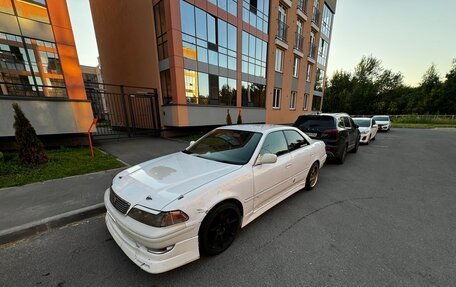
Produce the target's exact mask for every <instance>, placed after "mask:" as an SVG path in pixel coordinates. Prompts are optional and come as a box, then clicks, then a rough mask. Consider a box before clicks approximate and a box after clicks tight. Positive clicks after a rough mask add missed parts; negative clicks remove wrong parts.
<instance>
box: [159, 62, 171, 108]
mask: <svg viewBox="0 0 456 287" xmlns="http://www.w3.org/2000/svg"><path fill="white" fill-rule="evenodd" d="M160 83H161V92H162V99H163V104H164V105H169V104H172V103H173V96H172V92H171V74H170V71H169V70H165V71H161V72H160Z"/></svg>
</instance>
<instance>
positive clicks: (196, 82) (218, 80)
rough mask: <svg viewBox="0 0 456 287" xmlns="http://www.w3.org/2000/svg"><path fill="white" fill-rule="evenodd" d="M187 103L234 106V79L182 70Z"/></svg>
mask: <svg viewBox="0 0 456 287" xmlns="http://www.w3.org/2000/svg"><path fill="white" fill-rule="evenodd" d="M184 77H185V96H186V98H187V103H189V104H198V105H223V106H236V92H237V90H236V80H235V79H231V78H226V77H221V76H217V75H212V74H206V73H202V72H196V71H192V70H187V69H186V70H184Z"/></svg>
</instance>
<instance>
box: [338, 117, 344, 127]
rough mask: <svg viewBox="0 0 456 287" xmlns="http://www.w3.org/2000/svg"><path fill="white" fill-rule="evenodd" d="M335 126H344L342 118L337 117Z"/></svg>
mask: <svg viewBox="0 0 456 287" xmlns="http://www.w3.org/2000/svg"><path fill="white" fill-rule="evenodd" d="M337 126H338V127H339V128H345V125H344V119H343V118H339V119H337Z"/></svg>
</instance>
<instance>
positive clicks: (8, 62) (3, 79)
mask: <svg viewBox="0 0 456 287" xmlns="http://www.w3.org/2000/svg"><path fill="white" fill-rule="evenodd" d="M0 86H1V89H0V94H2V95H17V96H48V97H66V95H67V94H66V88H65V82H64V79H63V73H62V67H61V64H60V57H59V54H58V53H57V47H56V45H55V44H54V43H52V42H47V41H42V40H38V39H32V38H28V37H21V36H18V35H12V34H6V33H0Z"/></svg>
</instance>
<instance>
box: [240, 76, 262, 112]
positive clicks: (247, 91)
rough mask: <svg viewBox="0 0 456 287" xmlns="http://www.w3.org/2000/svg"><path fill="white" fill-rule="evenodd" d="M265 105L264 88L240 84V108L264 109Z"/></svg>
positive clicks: (245, 83) (251, 84) (253, 84)
mask: <svg viewBox="0 0 456 287" xmlns="http://www.w3.org/2000/svg"><path fill="white" fill-rule="evenodd" d="M265 103H266V86H265V85H260V84H255V83H249V82H242V106H243V107H260V108H264V107H265Z"/></svg>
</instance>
